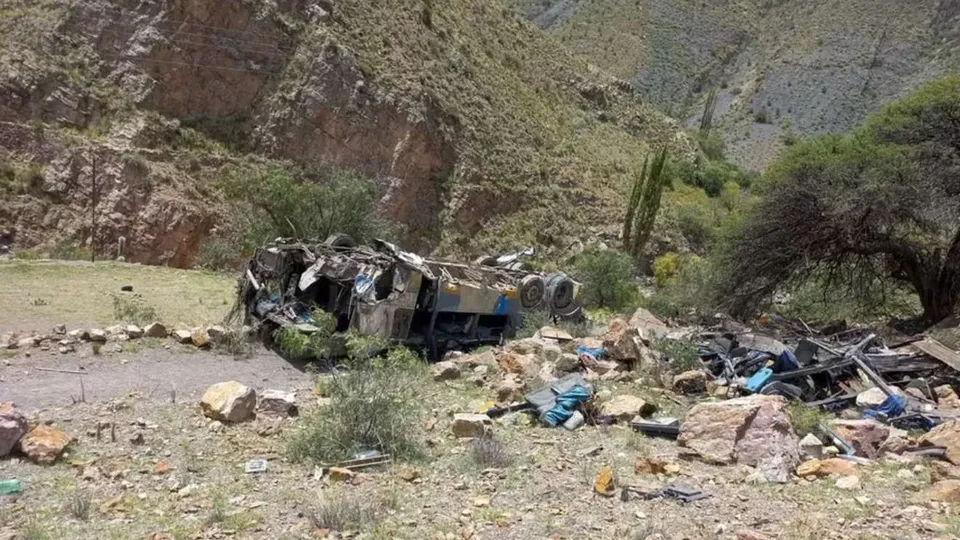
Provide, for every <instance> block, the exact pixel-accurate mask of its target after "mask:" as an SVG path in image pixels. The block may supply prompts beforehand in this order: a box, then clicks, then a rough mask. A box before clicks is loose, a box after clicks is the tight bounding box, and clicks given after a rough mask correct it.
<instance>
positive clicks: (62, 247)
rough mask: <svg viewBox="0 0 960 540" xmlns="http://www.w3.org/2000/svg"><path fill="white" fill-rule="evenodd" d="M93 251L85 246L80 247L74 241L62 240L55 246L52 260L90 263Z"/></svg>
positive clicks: (51, 256)
mask: <svg viewBox="0 0 960 540" xmlns="http://www.w3.org/2000/svg"><path fill="white" fill-rule="evenodd" d="M92 255H93V251H92V250H91V249H90V248H88V247H85V246H78V245H77V244H76V243H74V242H73V241H72V240H69V239H62V240H60V241H58V242H57V243H56V244H54V245H53V248H52V249H51V250H50V258H51V259H58V260H62V261H89V260H90V259H91V258H92Z"/></svg>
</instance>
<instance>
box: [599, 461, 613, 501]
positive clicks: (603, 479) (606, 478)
mask: <svg viewBox="0 0 960 540" xmlns="http://www.w3.org/2000/svg"><path fill="white" fill-rule="evenodd" d="M593 490H594V491H596V492H597V494H598V495H603V496H604V497H613V496H614V495H615V494H616V491H617V478H616V476H615V475H614V474H613V469H612V468H611V467H610V466H609V465H604V466H603V468H601V469H600V473H599V474H597V480H596V481H595V482H594V483H593Z"/></svg>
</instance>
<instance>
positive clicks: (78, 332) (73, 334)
mask: <svg viewBox="0 0 960 540" xmlns="http://www.w3.org/2000/svg"><path fill="white" fill-rule="evenodd" d="M82 334H83V330H80V329H76V330H71V331H69V332H67V337H68V338H70V339H74V340H76V339H80V336H81V335H82ZM0 345H2V343H0Z"/></svg>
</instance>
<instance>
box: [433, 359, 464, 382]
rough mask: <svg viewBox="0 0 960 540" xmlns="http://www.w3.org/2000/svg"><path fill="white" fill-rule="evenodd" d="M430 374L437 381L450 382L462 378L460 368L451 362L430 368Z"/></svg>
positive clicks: (444, 362) (440, 363)
mask: <svg viewBox="0 0 960 540" xmlns="http://www.w3.org/2000/svg"><path fill="white" fill-rule="evenodd" d="M430 374H431V375H433V380H435V381H450V380H453V379H459V378H460V366H458V365H457V364H456V362H451V361H449V360H447V361H443V362H437V363H436V364H433V365H432V366H430Z"/></svg>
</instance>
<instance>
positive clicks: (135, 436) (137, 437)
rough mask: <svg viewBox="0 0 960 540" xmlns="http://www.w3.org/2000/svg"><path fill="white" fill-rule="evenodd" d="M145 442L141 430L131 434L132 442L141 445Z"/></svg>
mask: <svg viewBox="0 0 960 540" xmlns="http://www.w3.org/2000/svg"><path fill="white" fill-rule="evenodd" d="M143 442H144V440H143V433H141V432H139V431H138V432H136V433H134V434H133V435H131V436H130V444H132V445H134V446H140V445H141V444H143Z"/></svg>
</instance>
